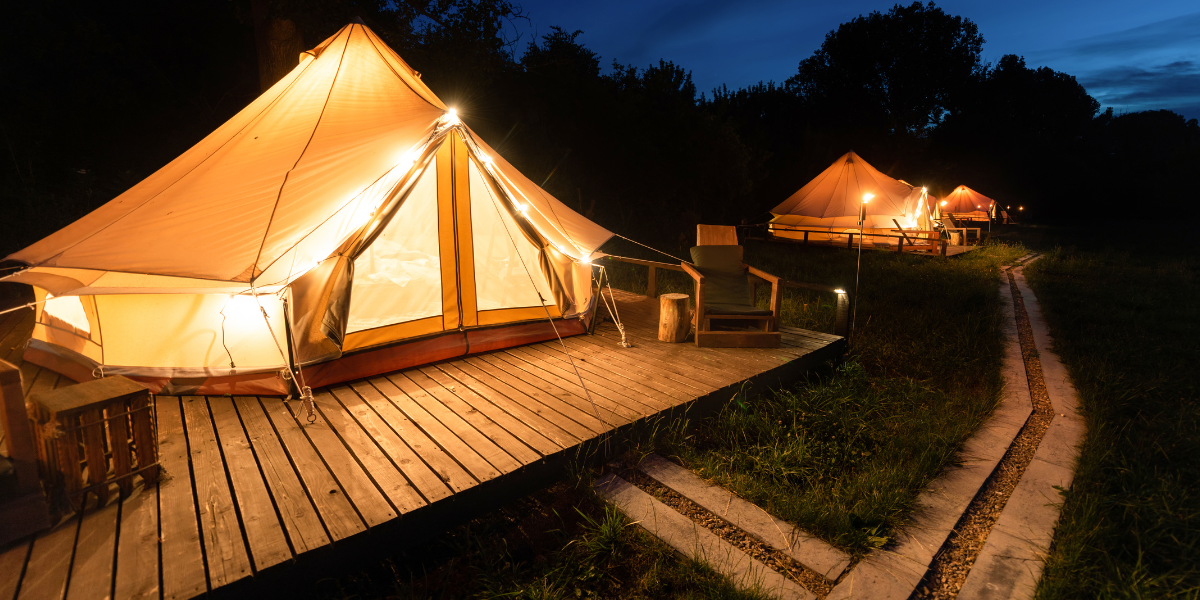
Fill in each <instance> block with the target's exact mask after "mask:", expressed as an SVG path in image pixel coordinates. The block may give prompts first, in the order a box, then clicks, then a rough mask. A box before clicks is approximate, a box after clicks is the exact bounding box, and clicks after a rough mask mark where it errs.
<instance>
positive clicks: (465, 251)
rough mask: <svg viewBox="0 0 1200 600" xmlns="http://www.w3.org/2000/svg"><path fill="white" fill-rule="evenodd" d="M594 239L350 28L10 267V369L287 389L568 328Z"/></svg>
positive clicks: (183, 385) (604, 234)
mask: <svg viewBox="0 0 1200 600" xmlns="http://www.w3.org/2000/svg"><path fill="white" fill-rule="evenodd" d="M611 236H612V234H611V233H610V232H609V231H607V230H605V229H604V228H602V227H600V226H598V225H596V224H595V223H592V222H591V221H589V220H587V219H585V218H584V217H582V216H580V215H579V214H577V213H576V212H574V211H572V210H571V209H569V208H567V207H566V206H565V205H564V204H562V203H561V202H559V201H558V200H556V199H555V198H553V197H552V196H550V195H549V194H547V193H546V192H545V191H543V190H542V189H540V188H539V187H538V186H537V185H535V184H534V183H533V182H531V181H530V180H529V179H527V178H526V177H525V176H523V175H522V174H521V173H519V172H518V171H517V170H516V169H515V168H513V167H512V165H510V164H509V163H508V162H506V161H505V160H504V159H503V158H502V157H501V156H500V155H499V154H497V153H496V152H495V151H493V150H492V149H491V148H489V147H488V146H487V144H485V143H484V142H483V141H481V140H480V139H479V137H478V136H477V135H475V133H474V132H472V131H471V130H470V129H469V128H468V127H467V126H466V125H464V124H463V123H462V122H461V121H460V120H459V119H458V118H457V116H456V115H455V112H454V110H452V109H449V108H447V107H446V106H445V105H444V104H443V103H442V101H441V100H439V99H438V98H437V96H435V95H434V94H433V92H431V91H430V90H429V88H428V87H426V86H425V84H424V83H422V81H421V78H420V74H419V73H417V72H416V71H414V70H413V69H412V68H410V67H409V66H408V65H407V64H406V63H405V62H404V61H403V60H401V58H400V57H399V56H398V55H397V54H396V53H395V52H393V51H392V50H391V49H390V48H389V47H387V45H385V44H384V43H383V41H382V40H380V39H379V37H378V36H376V35H375V34H374V32H372V31H371V30H370V29H368V28H367V27H365V26H363V25H361V24H357V23H356V24H351V25H347V26H346V27H344V28H342V29H341V30H340V31H338V32H337V33H336V34H335V35H333V37H330V38H329V39H328V40H325V41H324V42H323V43H321V45H319V46H317V47H316V48H313V49H312V50H309V51H307V52H305V53H304V54H302V55H301V60H300V64H299V65H298V66H297V67H296V68H295V69H293V70H292V72H291V73H289V74H288V75H287V76H285V77H284V78H283V79H282V80H280V81H279V82H278V83H276V84H275V85H274V86H272V87H271V89H269V90H267V91H266V92H265V93H263V95H262V96H260V97H259V98H258V99H257V100H255V101H254V102H252V103H251V104H250V105H249V106H247V107H246V108H245V109H244V110H242V111H241V112H239V113H238V114H237V115H235V116H234V117H233V118H232V119H230V120H229V121H228V122H226V123H225V124H223V125H222V126H221V127H219V128H218V129H217V130H216V131H214V132H213V133H211V134H210V135H208V137H206V138H204V139H203V140H202V141H200V142H199V143H198V144H196V145H195V146H194V147H192V148H191V149H190V150H188V151H187V152H185V153H184V154H183V155H181V156H179V157H178V158H176V159H175V160H173V161H171V162H170V163H169V164H167V165H166V166H165V167H163V168H162V169H159V170H158V171H157V172H155V173H154V174H153V175H151V176H150V177H148V178H146V179H145V180H144V181H142V182H141V183H139V184H137V185H135V186H134V187H132V188H131V189H129V190H128V191H126V192H125V193H123V194H121V195H120V196H118V197H117V198H115V199H114V200H112V201H111V202H109V203H107V204H105V205H104V206H101V207H100V208H98V209H96V210H95V211H93V212H92V213H90V214H88V215H87V216H85V217H83V218H82V219H80V220H78V221H76V222H74V223H72V224H71V225H68V226H67V227H65V228H63V229H62V230H60V231H58V232H56V233H54V234H53V235H51V236H49V237H47V238H45V239H43V240H41V241H40V242H37V243H36V244H33V245H32V246H30V247H28V248H25V249H24V250H21V251H20V252H17V253H15V254H13V255H11V256H9V257H8V258H9V259H11V260H16V261H20V262H22V263H25V264H27V265H29V268H26V269H24V270H22V271H19V272H17V273H15V274H13V275H10V276H8V277H6V278H4V279H3V280H4V281H11V282H18V283H26V284H29V285H31V286H33V288H34V292H35V294H36V300H37V302H36V303H35V307H34V308H35V311H36V324H35V326H34V331H33V335H32V339H31V340H30V342H29V346H28V348H27V349H26V352H25V360H26V361H29V362H32V363H36V364H39V365H42V366H44V367H48V368H50V369H53V370H55V371H58V372H60V373H63V374H65V375H67V376H69V377H71V378H73V379H76V380H78V381H83V380H87V379H91V378H93V377H97V376H102V375H111V374H122V375H125V376H127V377H130V378H132V379H135V380H137V381H140V382H142V383H144V384H146V385H147V386H148V387H150V388H151V390H153V391H155V392H162V393H172V394H181V393H199V394H287V393H289V392H291V391H293V390H295V389H296V388H297V386H296V384H295V383H294V381H291V380H290V379H291V378H292V377H294V375H293V374H292V373H293V371H291V370H290V369H289V367H290V368H291V369H294V368H295V367H297V366H301V367H303V369H302V370H301V377H302V381H303V382H304V383H306V384H307V385H308V386H310V387H317V386H321V385H328V384H332V383H336V382H340V381H346V380H349V379H355V378H359V377H366V376H371V375H375V374H379V373H383V372H388V371H392V370H395V369H399V368H404V367H408V366H413V365H417V364H423V363H428V362H432V361H436V360H444V359H447V358H452V357H455V356H462V355H465V354H469V353H474V352H482V351H486V350H492V349H496V348H504V347H509V346H514V345H519V344H525V343H531V342H536V341H543V340H547V339H554V337H555V336H556V335H558V334H561V335H570V334H578V333H582V332H583V331H585V328H586V325H587V320H588V318H589V317H590V316H591V315H592V314H593V312H594V306H595V302H594V298H593V293H592V281H591V279H592V270H591V267H590V261H591V259H592V258H593V257H594V256H595V252H596V249H597V248H598V247H599V246H600V245H601V244H603V243H604V242H605V241H607V240H608V239H609V238H610V237H611Z"/></svg>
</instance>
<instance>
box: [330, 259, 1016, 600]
mask: <svg viewBox="0 0 1200 600" xmlns="http://www.w3.org/2000/svg"><path fill="white" fill-rule="evenodd" d="M746 252H747V262H749V263H751V264H754V265H755V266H760V267H762V268H764V269H765V270H767V271H769V272H772V273H775V274H778V275H780V276H783V277H786V278H788V279H794V280H797V281H806V282H812V283H825V284H830V285H838V286H843V287H846V288H848V289H852V288H853V283H854V265H855V258H856V257H855V255H854V254H853V253H850V252H846V251H844V250H839V249H830V248H815V247H811V248H801V247H795V246H774V245H766V244H755V243H750V244H747V246H746ZM1024 253H1025V250H1024V248H1023V247H1021V246H1020V245H1017V244H995V245H990V246H987V247H985V248H983V249H981V250H978V251H975V252H972V253H969V254H967V255H963V256H960V257H956V258H952V259H942V258H932V259H931V258H928V257H918V256H907V255H901V256H897V255H895V254H893V253H886V252H877V251H866V252H864V254H863V257H862V265H863V270H862V283H861V288H860V297H859V306H858V315H857V331H856V334H855V337H854V340H853V342H852V347H851V359H850V360H849V361H848V362H847V363H846V364H845V365H844V366H843V367H842V368H840V369H839V370H838V371H837V372H836V373H834V374H832V375H830V376H827V377H824V378H822V379H819V380H818V379H814V380H812V381H810V382H806V383H802V384H799V385H795V386H793V387H791V388H789V389H785V390H778V391H773V392H769V393H767V394H764V395H760V396H757V397H749V398H748V397H744V396H740V395H739V396H738V397H735V398H732V399H731V401H730V403H729V404H728V405H727V406H726V407H725V408H724V409H723V410H721V411H720V412H719V413H718V414H717V415H716V416H715V417H713V418H710V419H706V420H705V421H704V422H701V423H695V424H693V425H695V426H694V427H692V428H690V429H687V430H685V429H683V428H682V427H679V426H678V424H669V423H651V424H648V425H647V426H645V427H640V428H638V429H637V430H636V431H635V433H634V434H632V437H633V438H634V444H632V448H631V451H630V453H631V454H637V453H644V452H649V451H651V450H653V451H658V452H661V453H665V454H668V455H671V456H676V457H679V458H681V459H682V460H683V461H684V462H685V463H686V464H687V465H689V466H690V467H692V468H694V469H696V470H698V471H699V472H700V473H701V474H702V475H704V476H707V477H711V478H714V479H716V480H719V481H720V482H722V483H723V484H725V485H727V486H729V487H730V488H731V489H734V490H735V491H736V492H737V493H739V494H740V495H742V496H744V497H746V498H747V499H749V500H751V501H754V502H756V503H759V504H760V505H762V506H763V507H765V508H767V510H769V511H771V512H774V513H775V514H777V515H779V516H781V517H783V518H785V519H787V520H789V521H792V522H794V523H796V524H798V525H799V526H801V527H802V528H804V529H807V530H809V531H812V532H813V533H815V534H817V535H819V536H820V537H822V538H824V539H826V540H828V541H830V542H831V543H834V544H836V545H837V546H839V547H842V548H844V549H847V550H849V551H851V552H853V553H862V552H865V551H866V550H868V549H870V548H872V547H878V546H881V545H883V544H886V542H887V541H888V540H889V539H891V538H892V537H893V536H894V535H895V532H896V530H897V529H898V528H899V527H902V526H903V524H904V520H905V516H906V514H907V513H908V511H909V509H910V507H911V505H912V502H913V500H914V499H915V497H916V495H917V493H918V491H919V490H920V489H921V488H922V487H923V486H924V484H925V483H927V482H928V481H929V480H930V479H932V478H933V477H935V476H936V475H937V473H938V471H940V470H941V469H942V467H944V466H945V465H947V464H949V463H950V462H952V461H953V460H954V454H955V452H956V450H957V449H958V447H959V446H960V445H961V443H962V442H963V441H964V440H965V439H966V438H967V437H968V436H969V435H970V434H971V432H972V431H973V430H974V429H975V427H976V426H977V425H978V424H979V423H980V422H981V421H982V420H983V419H985V418H986V417H987V415H988V413H989V411H990V410H991V409H992V407H993V406H994V405H995V404H996V402H997V401H998V398H999V390H1000V376H999V364H1000V354H1001V339H1000V335H1001V334H1000V327H1001V312H1000V299H999V295H998V291H997V281H998V268H999V265H1001V264H1003V263H1005V262H1008V261H1011V260H1013V259H1015V258H1017V257H1018V256H1021V255H1023V254H1024ZM641 256H642V257H643V258H653V257H652V256H650V255H646V254H643V255H641ZM659 258H660V259H663V260H666V259H665V258H663V257H659ZM609 271H610V274H611V275H612V277H613V283H614V285H615V286H616V287H620V288H622V289H627V290H631V291H635V292H638V291H643V290H644V289H645V269H644V268H641V267H634V266H629V265H625V266H618V267H610V268H609ZM659 281H660V283H659V293H666V292H668V291H680V292H686V293H690V292H691V291H692V287H691V284H690V280H688V279H684V277H683V276H682V274H679V273H674V272H670V273H666V274H660V279H659ZM767 293H769V290H767V289H765V288H764V289H761V290H760V298H759V300H760V302H762V303H763V304H764V305H765V303H766V301H767V296H766V294H767ZM832 300H833V299H832V296H831V295H829V294H824V295H822V294H819V293H816V292H813V293H809V292H802V291H789V292H788V293H787V296H786V298H785V301H784V308H783V310H784V319H783V320H784V324H785V325H790V326H795V327H802V328H806V329H814V330H820V331H832V329H833V321H834V309H835V307H834V305H833V302H832ZM593 474H594V471H591V470H589V469H580V470H579V472H577V473H575V475H574V477H573V478H571V480H570V481H567V482H564V483H561V484H559V485H557V486H555V487H553V488H551V489H549V490H544V491H542V492H539V493H537V494H534V495H532V496H529V497H527V498H525V499H523V500H521V501H518V502H517V503H514V504H513V505H510V506H507V507H504V508H500V509H498V510H495V511H493V512H492V513H489V514H488V515H486V516H484V517H481V518H479V519H476V520H475V521H472V522H471V523H468V524H467V525H464V526H462V527H459V528H457V529H455V530H453V531H451V532H449V533H447V534H445V535H443V536H441V537H439V538H438V539H436V540H433V541H430V542H427V543H425V544H423V545H421V546H420V547H418V548H415V549H412V550H409V551H406V552H404V553H399V554H397V555H395V556H393V557H390V558H388V559H386V560H383V561H382V562H380V563H378V564H375V565H372V566H370V567H368V568H365V569H363V570H362V571H361V572H359V573H356V574H353V575H350V576H346V577H340V578H337V579H330V580H325V581H322V582H320V584H319V585H317V586H314V587H313V588H312V589H313V592H314V595H316V596H318V597H332V598H344V597H352V596H357V597H372V596H381V595H386V596H396V597H422V598H423V597H433V598H460V597H513V598H575V597H613V598H616V597H620V598H638V597H641V598H660V597H665V598H754V597H757V596H756V595H754V594H746V593H742V592H738V591H737V590H736V589H734V588H733V587H732V586H731V585H730V584H729V583H728V582H727V581H726V580H724V579H723V578H722V577H720V576H717V575H716V574H714V573H713V572H712V571H711V570H709V569H708V568H707V567H706V566H704V565H703V564H698V563H696V562H694V561H683V560H680V559H679V558H678V557H677V556H676V555H674V554H673V553H672V552H671V551H670V550H669V549H668V548H667V547H666V546H664V545H663V544H661V543H660V542H658V541H657V540H655V539H653V538H651V537H650V536H648V535H646V534H645V533H643V532H642V531H641V530H640V529H639V528H637V527H631V526H629V524H628V522H627V521H625V520H624V519H623V518H622V517H621V516H620V515H619V514H617V513H615V512H613V511H612V509H611V508H606V507H605V505H604V503H603V502H601V501H599V499H598V498H597V497H596V496H595V494H593V493H592V492H591V491H590V486H588V485H587V483H588V480H589V478H590V477H591V476H592V475H593Z"/></svg>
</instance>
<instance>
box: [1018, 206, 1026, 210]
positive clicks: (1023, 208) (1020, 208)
mask: <svg viewBox="0 0 1200 600" xmlns="http://www.w3.org/2000/svg"><path fill="white" fill-rule="evenodd" d="M1017 210H1025V207H1024V206H1018V207H1017Z"/></svg>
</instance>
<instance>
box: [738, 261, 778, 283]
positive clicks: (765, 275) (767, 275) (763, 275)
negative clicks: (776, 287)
mask: <svg viewBox="0 0 1200 600" xmlns="http://www.w3.org/2000/svg"><path fill="white" fill-rule="evenodd" d="M746 268H747V269H749V270H750V274H751V275H753V276H755V277H758V278H760V279H764V280H766V281H769V282H771V283H779V280H780V278H779V277H776V276H775V275H772V274H770V273H768V272H766V271H764V270H762V269H759V268H757V267H752V266H750V265H746Z"/></svg>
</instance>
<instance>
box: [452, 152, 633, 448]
mask: <svg viewBox="0 0 1200 600" xmlns="http://www.w3.org/2000/svg"><path fill="white" fill-rule="evenodd" d="M464 137H469V136H464ZM476 152H478V149H476ZM480 162H482V161H480ZM484 167H485V169H486V167H487V165H486V164H484ZM489 175H490V173H489ZM488 198H489V199H490V200H491V201H492V207H493V208H494V209H495V210H496V215H497V216H499V217H501V219H500V223H501V224H502V225H503V226H504V233H505V234H506V235H508V241H509V243H510V244H512V247H513V251H514V252H516V253H517V262H519V263H521V268H522V269H523V270H524V271H525V276H526V277H528V278H529V284H530V285H532V286H533V291H534V293H536V294H537V295H538V300H539V302H540V303H541V305H542V310H543V311H545V313H546V320H547V321H549V322H550V327H551V329H553V330H554V337H556V338H557V339H558V344H559V346H561V347H562V351H563V354H565V355H566V357H567V362H569V363H570V365H571V370H572V371H574V372H575V378H576V379H578V380H579V386H580V387H582V388H583V393H584V395H585V396H586V397H587V401H588V403H589V404H591V406H592V412H593V413H595V415H596V419H597V420H599V421H600V422H601V423H603V424H604V425H605V426H607V427H612V423H609V422H608V421H606V420H605V419H604V417H602V416H601V415H600V409H599V408H597V407H596V401H595V400H594V399H592V392H591V391H590V390H588V388H587V383H585V382H584V380H583V375H582V374H580V373H579V367H577V366H576V365H575V358H574V357H572V356H571V352H570V350H568V349H567V344H566V342H564V341H563V339H562V334H560V333H559V332H558V326H556V325H555V324H554V317H553V315H551V314H550V309H549V308H546V299H545V298H543V297H542V292H541V290H538V289H537V281H535V280H534V278H533V274H532V273H531V272H530V271H529V265H526V264H525V257H523V256H521V249H520V248H519V247H518V246H517V240H516V238H514V237H513V234H512V231H511V230H510V229H509V227H508V223H507V222H505V220H504V218H503V213H501V212H500V206H499V202H498V201H497V199H496V198H495V196H493V195H492V193H491V190H490V189H489V190H488ZM542 251H543V252H544V251H545V248H543V249H542ZM607 433H608V432H607V431H606V432H605V434H604V435H605V437H604V445H605V451H606V452H607V448H608V438H607Z"/></svg>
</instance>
